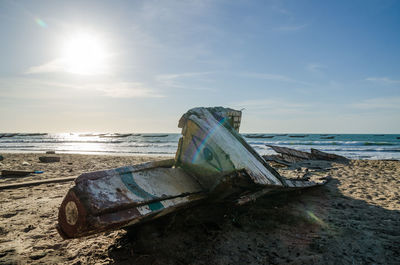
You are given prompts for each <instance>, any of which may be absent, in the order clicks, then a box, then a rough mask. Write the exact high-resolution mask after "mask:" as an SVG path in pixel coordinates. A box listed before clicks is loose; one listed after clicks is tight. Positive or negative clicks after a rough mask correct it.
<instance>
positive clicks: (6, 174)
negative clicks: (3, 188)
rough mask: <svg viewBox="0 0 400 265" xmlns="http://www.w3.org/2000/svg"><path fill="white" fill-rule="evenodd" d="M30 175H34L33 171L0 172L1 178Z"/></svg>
mask: <svg viewBox="0 0 400 265" xmlns="http://www.w3.org/2000/svg"><path fill="white" fill-rule="evenodd" d="M31 173H35V171H26V170H2V171H1V176H2V177H26V176H28V175H29V174H31Z"/></svg>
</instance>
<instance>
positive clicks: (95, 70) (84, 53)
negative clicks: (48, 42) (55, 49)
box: [62, 32, 108, 75]
mask: <svg viewBox="0 0 400 265" xmlns="http://www.w3.org/2000/svg"><path fill="white" fill-rule="evenodd" d="M62 46H63V47H62V60H63V62H64V67H65V71H66V72H69V73H74V74H81V75H96V74H105V73H107V70H108V62H107V58H108V52H107V49H106V47H105V42H104V41H103V40H102V39H101V38H99V37H98V36H97V35H96V34H94V33H92V32H78V33H75V34H73V35H70V36H69V37H68V38H66V39H65V41H64V42H63V45H62Z"/></svg>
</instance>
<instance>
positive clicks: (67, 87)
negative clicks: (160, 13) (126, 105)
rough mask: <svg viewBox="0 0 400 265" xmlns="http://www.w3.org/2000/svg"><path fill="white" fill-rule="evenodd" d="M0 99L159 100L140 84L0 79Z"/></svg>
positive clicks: (156, 94) (158, 93) (153, 92)
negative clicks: (96, 98) (82, 98)
mask: <svg viewBox="0 0 400 265" xmlns="http://www.w3.org/2000/svg"><path fill="white" fill-rule="evenodd" d="M0 96H1V97H5V98H6V97H7V98H20V99H21V98H24V99H50V98H75V97H78V96H79V97H94V96H96V97H109V98H160V97H164V95H162V94H161V93H160V92H159V91H156V90H153V89H151V88H149V87H147V86H146V85H145V84H143V83H140V82H126V81H120V80H103V81H102V82H82V81H81V82H79V83H77V82H73V81H64V82H61V81H47V80H42V79H34V78H10V79H0Z"/></svg>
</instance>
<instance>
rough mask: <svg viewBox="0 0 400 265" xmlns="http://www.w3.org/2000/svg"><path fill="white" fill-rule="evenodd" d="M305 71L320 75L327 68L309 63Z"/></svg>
mask: <svg viewBox="0 0 400 265" xmlns="http://www.w3.org/2000/svg"><path fill="white" fill-rule="evenodd" d="M306 68H307V70H308V71H310V72H314V73H321V72H322V71H323V70H324V69H326V68H327V67H326V66H325V65H322V64H319V63H309V64H307V66H306Z"/></svg>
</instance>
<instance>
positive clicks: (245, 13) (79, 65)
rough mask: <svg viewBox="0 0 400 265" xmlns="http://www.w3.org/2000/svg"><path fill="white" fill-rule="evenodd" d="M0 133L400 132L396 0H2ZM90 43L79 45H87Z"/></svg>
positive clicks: (399, 33) (399, 29)
mask: <svg viewBox="0 0 400 265" xmlns="http://www.w3.org/2000/svg"><path fill="white" fill-rule="evenodd" d="M0 34H1V49H0V58H1V60H0V113H1V115H0V124H1V128H0V131H4V132H22V131H24V132H38V131H42V132H72V131H107V132H179V129H178V128H177V122H178V119H179V118H180V116H181V115H182V114H183V113H184V112H185V111H186V110H188V109H189V108H192V107H197V106H226V107H233V108H237V109H243V108H244V111H243V122H242V127H241V131H242V132H276V133H280V132H289V133H295V132H298V133H399V132H400V1H386V0H382V1H368V0H363V1H218V0H214V1H208V0H205V1H200V0H199V1H40V0H37V1H9V0H3V1H0ZM82 47H83V48H82Z"/></svg>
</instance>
